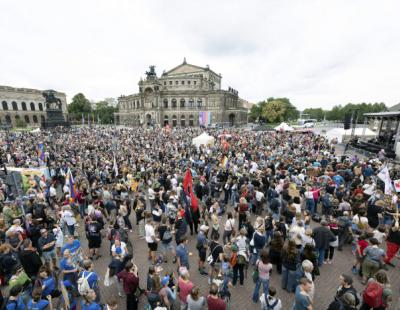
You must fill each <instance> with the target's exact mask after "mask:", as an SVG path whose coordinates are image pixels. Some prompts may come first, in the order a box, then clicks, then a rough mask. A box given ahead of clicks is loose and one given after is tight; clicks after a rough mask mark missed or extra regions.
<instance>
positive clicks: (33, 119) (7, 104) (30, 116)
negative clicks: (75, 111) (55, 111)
mask: <svg viewBox="0 0 400 310" xmlns="http://www.w3.org/2000/svg"><path fill="white" fill-rule="evenodd" d="M55 96H56V97H57V98H59V99H60V100H61V102H62V110H63V114H64V118H65V119H66V118H67V99H66V96H65V94H64V93H60V92H56V94H55ZM0 102H1V104H0V123H3V124H4V123H8V124H11V125H12V126H15V125H16V121H17V120H18V119H21V120H23V121H25V123H26V124H27V125H28V126H31V127H39V126H40V125H41V123H42V121H43V120H45V119H46V106H45V104H44V102H45V98H44V97H43V96H42V90H37V89H31V88H16V87H10V86H0Z"/></svg>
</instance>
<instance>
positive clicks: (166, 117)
mask: <svg viewBox="0 0 400 310" xmlns="http://www.w3.org/2000/svg"><path fill="white" fill-rule="evenodd" d="M168 123H169V119H168V115H164V126H166V125H168Z"/></svg>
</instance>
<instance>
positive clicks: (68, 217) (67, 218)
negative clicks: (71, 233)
mask: <svg viewBox="0 0 400 310" xmlns="http://www.w3.org/2000/svg"><path fill="white" fill-rule="evenodd" d="M62 218H63V220H64V222H65V223H67V225H68V226H72V225H75V223H76V219H75V217H74V214H73V213H72V212H71V211H69V210H65V211H64V212H63V216H62Z"/></svg>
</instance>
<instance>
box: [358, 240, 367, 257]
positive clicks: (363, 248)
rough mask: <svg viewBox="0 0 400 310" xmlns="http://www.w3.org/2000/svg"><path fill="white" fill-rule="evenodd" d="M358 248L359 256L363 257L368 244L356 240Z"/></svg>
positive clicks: (364, 241)
mask: <svg viewBox="0 0 400 310" xmlns="http://www.w3.org/2000/svg"><path fill="white" fill-rule="evenodd" d="M358 246H359V247H360V252H361V254H362V255H364V250H365V248H366V247H367V246H369V243H368V241H366V240H358Z"/></svg>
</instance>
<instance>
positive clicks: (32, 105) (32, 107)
mask: <svg viewBox="0 0 400 310" xmlns="http://www.w3.org/2000/svg"><path fill="white" fill-rule="evenodd" d="M35 110H36V108H35V104H34V103H33V102H31V111H35Z"/></svg>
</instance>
